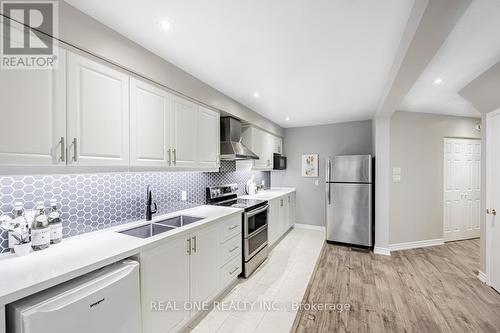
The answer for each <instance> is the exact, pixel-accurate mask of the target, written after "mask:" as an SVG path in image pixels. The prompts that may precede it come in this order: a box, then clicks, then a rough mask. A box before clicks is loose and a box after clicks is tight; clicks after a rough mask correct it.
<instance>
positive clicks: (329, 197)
mask: <svg viewBox="0 0 500 333" xmlns="http://www.w3.org/2000/svg"><path fill="white" fill-rule="evenodd" d="M325 186H326V202H327V204H330V203H331V196H330V183H326V185H325Z"/></svg>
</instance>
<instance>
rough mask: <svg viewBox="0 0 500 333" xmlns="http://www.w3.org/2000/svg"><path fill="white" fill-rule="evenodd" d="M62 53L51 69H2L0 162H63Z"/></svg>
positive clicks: (15, 163)
mask: <svg viewBox="0 0 500 333" xmlns="http://www.w3.org/2000/svg"><path fill="white" fill-rule="evenodd" d="M65 72H66V52H65V51H64V50H63V49H59V58H58V68H57V69H55V70H49V69H47V70H44V69H36V70H2V71H1V74H0V100H1V101H2V106H1V108H0V110H1V111H0V115H1V120H2V129H1V130H0V165H4V166H7V165H12V166H16V165H33V166H47V165H57V164H61V165H64V164H66V162H65V149H64V148H65V147H64V141H65V139H66V76H65V75H66V74H65Z"/></svg>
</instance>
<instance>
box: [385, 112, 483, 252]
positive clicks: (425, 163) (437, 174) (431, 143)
mask: <svg viewBox="0 0 500 333" xmlns="http://www.w3.org/2000/svg"><path fill="white" fill-rule="evenodd" d="M480 122H481V120H480V119H476V118H465V117H452V116H440V115H434V114H425V113H412V112H400V111H398V112H396V113H395V114H394V115H393V116H392V119H391V140H390V141H391V170H392V168H394V167H400V168H401V174H402V176H401V183H391V186H390V187H391V189H390V198H391V202H390V229H389V239H390V244H397V243H405V242H414V241H422V240H429V239H438V238H443V139H444V138H445V137H454V138H477V139H479V138H481V133H480V132H479V131H477V130H476V129H475V125H476V124H478V123H480ZM391 173H392V171H391Z"/></svg>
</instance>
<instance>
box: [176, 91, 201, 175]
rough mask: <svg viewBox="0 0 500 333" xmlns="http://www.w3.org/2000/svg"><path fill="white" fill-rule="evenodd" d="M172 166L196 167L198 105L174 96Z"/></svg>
mask: <svg viewBox="0 0 500 333" xmlns="http://www.w3.org/2000/svg"><path fill="white" fill-rule="evenodd" d="M172 109H173V123H174V128H173V133H172V134H173V137H172V138H173V142H172V143H173V152H172V156H173V166H175V167H196V166H197V163H196V162H197V147H196V145H197V144H198V139H197V135H198V106H197V105H196V104H194V103H192V102H190V101H188V100H186V99H184V98H181V97H178V96H175V97H174V102H173V108H172Z"/></svg>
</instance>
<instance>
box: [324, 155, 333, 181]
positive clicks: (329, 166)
mask: <svg viewBox="0 0 500 333" xmlns="http://www.w3.org/2000/svg"><path fill="white" fill-rule="evenodd" d="M325 170H326V176H325V180H326V182H327V183H329V182H330V175H331V170H332V161H331V160H330V159H327V160H326V168H325Z"/></svg>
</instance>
